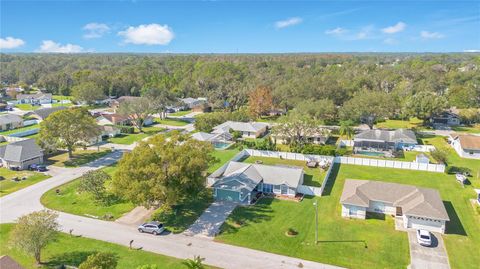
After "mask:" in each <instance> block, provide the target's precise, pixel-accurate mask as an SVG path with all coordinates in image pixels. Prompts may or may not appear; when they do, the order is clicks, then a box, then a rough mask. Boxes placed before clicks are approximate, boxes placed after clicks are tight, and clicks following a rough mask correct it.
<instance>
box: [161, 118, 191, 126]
mask: <svg viewBox="0 0 480 269" xmlns="http://www.w3.org/2000/svg"><path fill="white" fill-rule="evenodd" d="M155 123H158V124H164V125H170V126H185V125H187V124H189V122H187V121H184V120H180V119H163V120H162V119H155Z"/></svg>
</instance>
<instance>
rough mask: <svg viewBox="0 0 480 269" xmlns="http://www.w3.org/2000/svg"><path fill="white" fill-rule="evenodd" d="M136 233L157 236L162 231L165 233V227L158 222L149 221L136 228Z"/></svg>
mask: <svg viewBox="0 0 480 269" xmlns="http://www.w3.org/2000/svg"><path fill="white" fill-rule="evenodd" d="M138 231H139V232H141V233H151V234H154V235H159V234H161V233H162V232H163V231H165V227H164V226H163V224H162V223H160V222H158V221H151V222H146V223H144V224H142V225H140V226H138Z"/></svg>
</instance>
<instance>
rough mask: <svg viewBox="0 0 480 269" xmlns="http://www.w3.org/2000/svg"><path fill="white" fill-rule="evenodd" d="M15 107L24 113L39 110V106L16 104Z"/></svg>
mask: <svg viewBox="0 0 480 269" xmlns="http://www.w3.org/2000/svg"><path fill="white" fill-rule="evenodd" d="M15 107H16V108H19V109H21V110H25V111H29V110H35V109H38V108H41V106H32V105H31V104H16V105H15Z"/></svg>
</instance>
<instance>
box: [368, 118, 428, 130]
mask: <svg viewBox="0 0 480 269" xmlns="http://www.w3.org/2000/svg"><path fill="white" fill-rule="evenodd" d="M422 123H423V122H422V120H420V119H417V118H411V119H410V120H386V121H384V122H379V123H377V124H375V127H376V128H384V129H399V128H407V129H411V128H419V127H421V126H422Z"/></svg>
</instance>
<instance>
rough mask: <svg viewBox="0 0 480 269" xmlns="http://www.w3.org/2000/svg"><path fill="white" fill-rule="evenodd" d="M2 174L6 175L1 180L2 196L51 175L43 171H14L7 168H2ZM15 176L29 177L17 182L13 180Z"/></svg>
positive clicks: (0, 174) (0, 173)
mask: <svg viewBox="0 0 480 269" xmlns="http://www.w3.org/2000/svg"><path fill="white" fill-rule="evenodd" d="M0 176H3V177H5V180H2V181H0V197H2V196H4V195H7V194H10V193H12V192H15V191H18V190H20V189H23V188H26V187H28V186H30V185H33V184H35V183H38V182H40V181H42V180H45V179H47V178H49V177H50V176H47V175H44V174H42V173H37V172H32V171H12V170H9V169H7V168H0ZM14 177H18V178H23V177H27V179H26V180H22V181H18V182H17V181H13V180H11V179H12V178H14Z"/></svg>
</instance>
